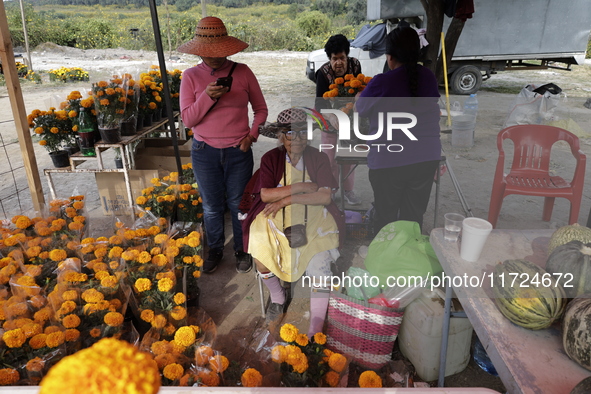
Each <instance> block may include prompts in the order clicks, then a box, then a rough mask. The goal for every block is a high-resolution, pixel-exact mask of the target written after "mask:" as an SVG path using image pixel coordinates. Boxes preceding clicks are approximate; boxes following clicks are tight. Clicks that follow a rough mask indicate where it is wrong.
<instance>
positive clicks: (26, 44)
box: [19, 0, 33, 71]
mask: <svg viewBox="0 0 591 394" xmlns="http://www.w3.org/2000/svg"><path fill="white" fill-rule="evenodd" d="M19 4H20V6H21V20H22V21H23V34H24V35H25V50H26V51H27V60H28V61H29V64H27V66H29V70H31V71H33V62H32V61H31V51H29V35H28V34H27V21H26V18H25V8H24V6H23V0H19Z"/></svg>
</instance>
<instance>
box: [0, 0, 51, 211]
mask: <svg viewBox="0 0 591 394" xmlns="http://www.w3.org/2000/svg"><path fill="white" fill-rule="evenodd" d="M0 60H2V66H3V67H2V70H3V71H4V78H5V79H6V89H7V90H8V96H9V98H10V105H11V107H12V116H13V117H14V123H15V129H16V133H17V136H18V141H19V144H20V147H21V154H22V156H23V163H24V166H25V170H26V172H27V181H28V183H29V191H30V193H31V199H32V200H33V207H34V208H35V210H37V211H40V210H41V207H42V206H43V204H44V203H45V198H44V197H43V189H42V187H41V179H40V177H39V168H38V167H37V160H36V159H35V150H34V149H33V141H32V139H31V133H30V131H29V124H28V122H27V113H26V109H25V103H24V100H23V92H22V90H21V85H20V82H19V80H18V74H17V71H16V63H15V61H14V51H13V49H12V41H11V37H10V32H9V30H8V21H7V20H6V11H5V9H4V2H1V1H0Z"/></svg>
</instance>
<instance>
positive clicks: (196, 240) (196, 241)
mask: <svg viewBox="0 0 591 394" xmlns="http://www.w3.org/2000/svg"><path fill="white" fill-rule="evenodd" d="M187 245H189V246H190V247H192V248H196V247H197V246H199V245H201V240H200V239H199V238H197V237H191V238H189V240H188V241H187Z"/></svg>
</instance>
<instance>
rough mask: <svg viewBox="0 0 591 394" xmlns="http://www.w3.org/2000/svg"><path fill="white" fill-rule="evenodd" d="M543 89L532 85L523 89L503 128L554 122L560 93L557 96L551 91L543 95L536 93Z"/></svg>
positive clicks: (512, 106) (510, 109)
mask: <svg viewBox="0 0 591 394" xmlns="http://www.w3.org/2000/svg"><path fill="white" fill-rule="evenodd" d="M542 86H546V85H542ZM542 86H541V87H542ZM554 86H555V85H554ZM541 87H538V86H536V85H533V84H530V85H527V86H525V87H524V88H523V89H521V92H519V94H518V95H517V97H516V99H515V101H514V102H513V103H512V104H511V107H510V108H509V113H508V115H507V119H506V120H505V124H504V126H503V128H505V127H509V126H515V125H520V124H543V123H545V122H547V121H550V120H552V113H553V110H554V108H556V107H557V106H558V103H559V101H560V92H558V93H556V94H553V93H551V92H550V91H549V90H546V91H545V92H544V93H542V94H540V93H536V92H534V90H536V89H538V88H541ZM556 88H558V87H557V86H556ZM558 89H560V88H558Z"/></svg>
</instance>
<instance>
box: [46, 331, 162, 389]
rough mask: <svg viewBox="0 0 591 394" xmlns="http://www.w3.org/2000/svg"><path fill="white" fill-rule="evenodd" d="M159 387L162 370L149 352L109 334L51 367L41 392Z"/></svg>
mask: <svg viewBox="0 0 591 394" xmlns="http://www.w3.org/2000/svg"><path fill="white" fill-rule="evenodd" d="M99 366H100V368H99ZM159 389H160V374H159V372H158V367H157V365H156V363H155V362H154V360H153V359H152V357H151V356H150V355H149V354H146V353H143V352H141V351H139V350H138V349H137V348H136V347H134V346H133V345H131V344H129V343H127V342H125V341H120V340H117V339H113V338H106V339H102V340H101V341H99V342H97V343H96V344H94V345H93V346H92V347H90V348H88V349H84V350H81V351H79V352H77V353H75V354H73V355H71V356H68V357H65V358H64V359H62V360H61V361H60V362H59V363H58V364H56V365H55V366H54V367H53V368H51V369H50V371H49V373H48V374H47V376H46V377H45V378H44V379H43V381H42V382H41V391H40V393H43V394H46V393H62V394H68V393H95V394H103V393H104V394H106V393H113V392H119V393H132V392H133V393H137V394H156V393H157V392H158V390H159Z"/></svg>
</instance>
